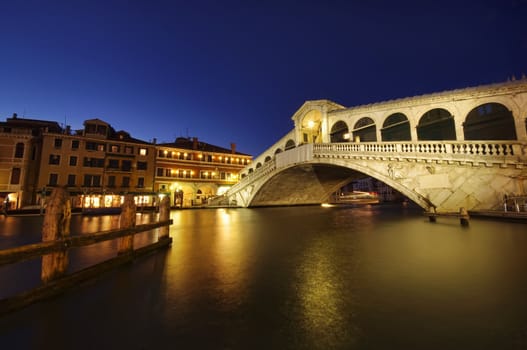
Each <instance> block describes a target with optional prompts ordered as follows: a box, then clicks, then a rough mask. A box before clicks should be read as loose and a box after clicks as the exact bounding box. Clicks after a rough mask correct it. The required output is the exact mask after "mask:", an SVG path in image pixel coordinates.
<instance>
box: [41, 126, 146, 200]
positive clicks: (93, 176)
mask: <svg viewBox="0 0 527 350" xmlns="http://www.w3.org/2000/svg"><path fill="white" fill-rule="evenodd" d="M154 168H155V146H154V145H153V144H152V143H149V142H145V141H142V140H138V139H135V138H132V137H131V136H130V134H129V133H127V132H125V131H115V130H114V129H113V128H112V126H111V125H110V124H108V123H107V122H105V121H102V120H100V119H91V120H86V121H85V122H84V129H81V130H77V131H76V132H74V133H71V132H70V131H69V130H67V129H66V130H64V131H63V132H62V133H53V132H44V133H43V135H42V151H41V160H40V164H39V170H40V175H39V176H38V181H37V184H36V186H37V188H38V189H39V195H38V198H37V202H38V203H41V201H42V200H45V198H44V196H47V195H49V193H50V192H51V189H52V188H53V187H55V186H65V187H66V188H67V190H68V191H69V193H70V197H71V198H72V206H73V207H81V208H101V207H119V206H120V204H121V201H122V198H123V195H125V194H129V193H131V194H134V195H135V197H136V198H135V200H136V203H137V204H138V205H144V206H152V205H155V204H156V203H155V201H156V194H155V193H154V192H153V185H154V181H153V180H154Z"/></svg>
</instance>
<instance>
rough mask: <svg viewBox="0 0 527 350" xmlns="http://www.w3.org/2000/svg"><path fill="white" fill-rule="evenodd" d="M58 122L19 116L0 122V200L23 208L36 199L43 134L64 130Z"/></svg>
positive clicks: (6, 207)
mask: <svg viewBox="0 0 527 350" xmlns="http://www.w3.org/2000/svg"><path fill="white" fill-rule="evenodd" d="M61 130H62V129H61V128H60V126H59V124H58V123H56V122H53V121H46V120H35V119H25V118H18V116H17V114H16V113H15V114H13V116H12V117H11V118H6V121H5V122H0V203H1V205H2V207H3V208H4V209H8V210H9V209H19V208H21V207H25V206H29V205H31V204H34V203H35V201H36V187H35V184H36V182H37V178H38V176H39V163H40V154H41V149H42V134H43V133H44V132H61Z"/></svg>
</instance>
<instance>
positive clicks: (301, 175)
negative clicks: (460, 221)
mask: <svg viewBox="0 0 527 350" xmlns="http://www.w3.org/2000/svg"><path fill="white" fill-rule="evenodd" d="M368 176H370V177H372V178H375V179H377V180H379V181H382V182H384V183H385V184H387V185H388V186H391V187H392V188H394V189H396V190H397V191H399V192H400V193H402V194H403V195H405V196H406V197H408V198H409V199H410V200H412V201H413V202H415V203H416V204H418V205H419V206H421V207H422V208H424V209H430V208H431V207H434V205H433V204H432V203H431V202H430V201H429V200H427V199H426V198H425V197H423V196H422V195H420V194H419V193H417V192H415V191H412V190H410V189H409V188H407V187H405V186H403V185H402V184H401V183H400V182H397V181H396V180H395V179H393V178H391V177H390V176H389V173H388V172H386V171H384V170H383V172H379V171H377V170H375V169H374V168H371V167H367V166H362V165H360V164H357V163H350V162H349V161H346V160H345V159H332V160H331V161H325V160H322V161H319V162H317V163H311V164H295V165H291V166H289V167H284V168H282V169H280V170H279V171H277V172H276V173H274V174H273V175H272V176H271V177H269V178H266V179H265V180H264V181H263V182H261V183H259V184H258V185H257V186H256V187H255V188H254V189H253V192H252V194H251V195H250V196H249V197H248V198H246V200H247V206H249V207H255V206H272V205H297V204H321V203H324V202H327V201H328V200H329V198H330V196H331V195H332V194H333V193H334V192H335V191H337V190H338V189H340V188H342V187H343V186H345V185H347V184H349V183H350V182H352V181H353V180H356V179H360V178H364V177H368Z"/></svg>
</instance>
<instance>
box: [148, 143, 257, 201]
mask: <svg viewBox="0 0 527 350" xmlns="http://www.w3.org/2000/svg"><path fill="white" fill-rule="evenodd" d="M156 148H157V159H156V173H155V184H154V190H155V191H158V192H160V193H166V194H167V195H170V199H171V201H170V202H171V204H172V206H174V207H192V206H198V205H203V204H207V203H208V200H209V199H210V198H211V197H213V196H216V195H221V194H222V193H224V192H225V191H226V190H227V189H228V188H229V187H230V186H232V185H234V184H235V183H237V182H238V180H239V173H240V171H241V169H243V168H244V167H245V166H247V165H248V164H250V163H251V161H252V157H251V156H250V155H248V154H244V153H240V152H237V151H236V145H235V144H234V143H232V144H231V148H230V149H226V148H222V147H218V146H214V145H211V144H208V143H205V142H201V141H199V140H198V139H197V138H196V137H194V138H185V137H179V138H177V139H176V140H175V141H174V142H172V143H161V144H158V145H156Z"/></svg>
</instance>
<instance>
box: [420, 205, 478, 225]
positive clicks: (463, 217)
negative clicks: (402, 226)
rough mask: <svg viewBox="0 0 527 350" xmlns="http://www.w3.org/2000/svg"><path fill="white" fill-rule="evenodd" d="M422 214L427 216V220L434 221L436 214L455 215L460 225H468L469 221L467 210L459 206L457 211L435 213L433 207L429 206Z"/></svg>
mask: <svg viewBox="0 0 527 350" xmlns="http://www.w3.org/2000/svg"><path fill="white" fill-rule="evenodd" d="M424 215H426V216H428V220H429V221H430V222H436V218H437V217H438V216H455V217H458V218H459V223H460V224H461V225H462V226H468V225H469V221H470V216H469V215H468V211H467V210H466V209H465V208H463V207H461V208H459V212H457V213H455V212H452V213H450V212H445V213H437V212H436V211H435V208H430V209H429V210H428V211H427V212H425V213H424Z"/></svg>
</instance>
